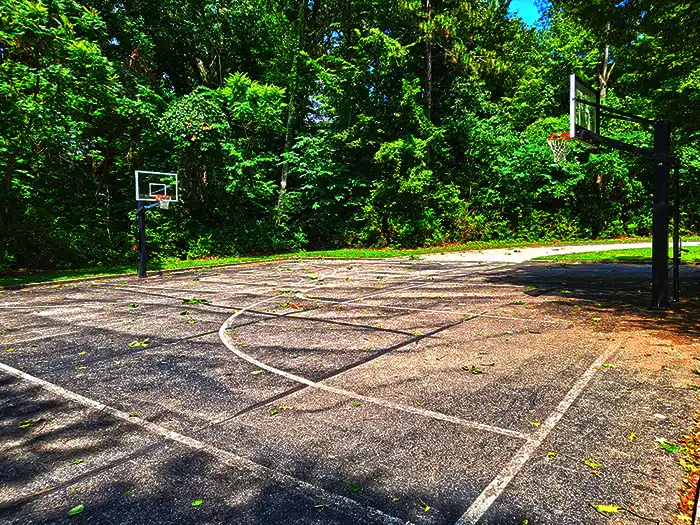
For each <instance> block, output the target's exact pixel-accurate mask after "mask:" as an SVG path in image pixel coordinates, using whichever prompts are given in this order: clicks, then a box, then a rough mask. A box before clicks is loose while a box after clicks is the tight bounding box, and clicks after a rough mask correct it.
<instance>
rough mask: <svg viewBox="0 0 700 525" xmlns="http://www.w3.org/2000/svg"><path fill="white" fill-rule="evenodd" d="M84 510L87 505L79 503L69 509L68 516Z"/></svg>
mask: <svg viewBox="0 0 700 525" xmlns="http://www.w3.org/2000/svg"><path fill="white" fill-rule="evenodd" d="M84 510H85V505H83V504H80V505H77V506H75V507H73V508H72V509H70V510H69V511H68V516H77V515H78V514H80V513H81V512H83V511H84Z"/></svg>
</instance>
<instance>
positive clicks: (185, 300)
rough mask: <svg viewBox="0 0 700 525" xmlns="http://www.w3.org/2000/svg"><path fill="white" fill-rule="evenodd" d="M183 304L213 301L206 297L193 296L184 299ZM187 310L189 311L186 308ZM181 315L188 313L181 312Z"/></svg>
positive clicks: (209, 302)
mask: <svg viewBox="0 0 700 525" xmlns="http://www.w3.org/2000/svg"><path fill="white" fill-rule="evenodd" d="M182 304H189V305H195V304H211V301H210V300H209V299H204V298H201V297H200V298H192V299H183V301H182ZM185 311H187V310H185ZM188 313H189V312H188ZM180 315H187V314H184V313H181V314H180Z"/></svg>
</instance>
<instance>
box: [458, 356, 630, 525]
mask: <svg viewBox="0 0 700 525" xmlns="http://www.w3.org/2000/svg"><path fill="white" fill-rule="evenodd" d="M617 350H618V347H613V348H611V349H609V350H607V351H606V352H604V353H603V354H602V355H601V356H600V357H598V359H596V360H595V362H594V363H593V364H592V365H591V366H590V367H589V368H588V370H586V371H585V372H584V373H583V375H582V376H581V377H580V378H579V379H578V380H577V381H576V382H575V383H574V385H573V386H572V387H571V389H570V390H569V391H568V392H567V394H566V395H565V396H564V399H562V400H561V402H560V403H559V405H557V407H556V408H555V409H554V411H553V412H552V414H551V415H550V416H549V417H548V418H547V420H546V421H545V422H544V423H542V426H540V428H539V429H538V430H537V432H535V433H534V434H533V435H532V437H531V438H530V439H529V440H528V441H527V442H526V443H525V444H524V445H523V446H522V447H520V450H518V451H517V452H516V453H515V455H514V456H513V458H512V459H511V460H510V461H509V462H508V463H506V465H505V466H504V467H503V469H502V470H501V472H500V473H499V474H498V476H496V477H495V478H494V480H493V481H492V482H491V483H489V485H488V486H487V487H486V488H485V489H484V490H483V492H482V493H481V494H479V497H477V498H476V500H474V502H473V503H472V504H471V506H470V507H469V508H468V509H467V511H466V512H465V513H464V514H463V515H462V517H461V518H459V520H457V525H475V524H476V523H477V522H478V521H479V520H480V519H481V517H482V516H483V515H484V514H485V513H486V511H487V510H489V508H490V507H491V505H493V503H494V502H495V501H496V499H498V497H499V496H500V495H501V494H502V493H503V491H504V490H505V489H506V487H507V486H508V484H509V483H510V482H511V481H512V480H513V478H514V477H515V476H516V475H517V474H518V472H520V471H521V470H522V468H523V467H524V466H525V463H527V462H528V460H529V459H530V457H531V456H532V454H534V452H535V451H536V450H537V449H538V448H539V447H540V445H542V442H543V441H544V440H545V439H546V438H547V436H549V433H550V432H551V431H552V430H553V429H554V427H555V426H556V424H557V423H559V421H560V420H561V418H562V417H564V414H566V412H567V410H569V408H571V405H573V404H574V402H575V401H576V399H577V398H578V397H579V396H580V395H581V392H583V390H584V388H586V386H587V385H588V383H589V382H590V381H591V379H592V378H593V376H594V375H595V373H596V371H597V369H598V368H599V367H600V366H602V365H603V364H604V363H605V362H606V361H607V360H608V358H609V357H610V356H611V355H612V354H613V353H615V352H616V351H617Z"/></svg>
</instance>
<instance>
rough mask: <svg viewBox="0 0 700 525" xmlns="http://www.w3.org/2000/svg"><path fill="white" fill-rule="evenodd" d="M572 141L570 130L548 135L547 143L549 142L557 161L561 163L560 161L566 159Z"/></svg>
mask: <svg viewBox="0 0 700 525" xmlns="http://www.w3.org/2000/svg"><path fill="white" fill-rule="evenodd" d="M571 142H572V141H571V135H570V134H569V132H568V131H564V132H561V133H552V134H551V135H549V136H548V137H547V144H549V147H550V148H551V150H552V155H554V162H555V163H557V164H559V163H560V162H564V161H566V154H567V153H568V152H569V149H570V148H571Z"/></svg>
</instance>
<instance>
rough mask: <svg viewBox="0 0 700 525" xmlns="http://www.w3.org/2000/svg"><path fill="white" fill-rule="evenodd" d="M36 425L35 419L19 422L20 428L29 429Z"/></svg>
mask: <svg viewBox="0 0 700 525" xmlns="http://www.w3.org/2000/svg"><path fill="white" fill-rule="evenodd" d="M33 424H34V420H33V419H23V420H22V421H20V422H19V428H29V427H31V426H32V425H33Z"/></svg>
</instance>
